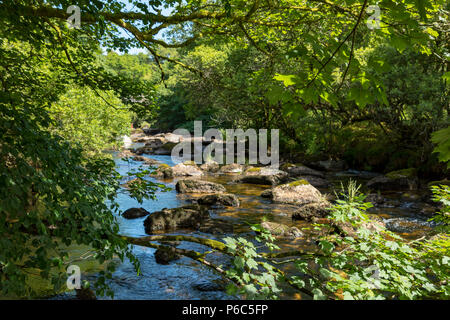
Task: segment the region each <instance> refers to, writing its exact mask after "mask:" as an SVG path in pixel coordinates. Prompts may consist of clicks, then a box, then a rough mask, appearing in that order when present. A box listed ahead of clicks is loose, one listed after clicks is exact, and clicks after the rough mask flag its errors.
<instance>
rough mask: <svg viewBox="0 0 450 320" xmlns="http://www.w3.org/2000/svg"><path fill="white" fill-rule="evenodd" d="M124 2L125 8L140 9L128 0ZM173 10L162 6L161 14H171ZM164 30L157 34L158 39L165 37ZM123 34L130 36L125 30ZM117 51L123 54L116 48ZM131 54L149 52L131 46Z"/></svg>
mask: <svg viewBox="0 0 450 320" xmlns="http://www.w3.org/2000/svg"><path fill="white" fill-rule="evenodd" d="M123 3H125V5H126V6H125V10H126V11H138V10H139V9H137V8H136V7H135V6H134V5H132V4H130V3H129V2H128V1H123ZM171 12H172V8H162V10H161V14H163V15H165V16H167V15H170V13H171ZM163 32H164V30H161V31H160V32H159V33H158V34H157V35H156V36H155V38H156V39H163V35H162V34H163ZM121 35H122V36H123V37H127V38H129V37H130V36H129V35H128V34H127V33H126V32H125V31H123V30H121ZM114 51H115V52H117V53H119V54H122V52H120V51H119V50H114ZM128 53H129V54H138V53H148V52H147V49H143V48H131V49H130V50H129V51H128Z"/></svg>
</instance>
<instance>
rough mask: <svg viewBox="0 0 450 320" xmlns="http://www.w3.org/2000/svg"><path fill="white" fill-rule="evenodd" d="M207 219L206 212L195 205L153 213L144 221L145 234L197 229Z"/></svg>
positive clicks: (201, 207) (203, 208)
mask: <svg viewBox="0 0 450 320" xmlns="http://www.w3.org/2000/svg"><path fill="white" fill-rule="evenodd" d="M208 218H209V213H208V210H206V208H205V207H203V206H199V205H197V204H194V205H187V206H183V207H179V208H174V209H163V210H161V211H157V212H153V213H152V214H150V215H149V216H148V217H147V219H145V221H144V227H145V232H146V233H147V234H152V233H153V232H154V231H170V230H177V229H198V228H199V226H200V225H201V223H202V222H203V221H204V220H205V219H208Z"/></svg>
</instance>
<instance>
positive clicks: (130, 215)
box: [122, 208, 150, 219]
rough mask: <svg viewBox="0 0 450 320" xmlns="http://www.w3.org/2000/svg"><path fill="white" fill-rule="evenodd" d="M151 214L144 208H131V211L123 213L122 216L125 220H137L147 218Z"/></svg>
mask: <svg viewBox="0 0 450 320" xmlns="http://www.w3.org/2000/svg"><path fill="white" fill-rule="evenodd" d="M149 214H150V212H148V211H147V210H145V209H144V208H130V209H127V210H125V211H124V212H123V213H122V216H123V217H124V218H125V219H137V218H141V217H145V216H147V215H149Z"/></svg>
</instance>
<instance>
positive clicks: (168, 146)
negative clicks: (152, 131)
mask: <svg viewBox="0 0 450 320" xmlns="http://www.w3.org/2000/svg"><path fill="white" fill-rule="evenodd" d="M177 144H178V143H174V142H167V143H165V144H163V145H162V146H161V148H163V149H165V150H168V151H172V149H173V148H175V146H176V145H177Z"/></svg>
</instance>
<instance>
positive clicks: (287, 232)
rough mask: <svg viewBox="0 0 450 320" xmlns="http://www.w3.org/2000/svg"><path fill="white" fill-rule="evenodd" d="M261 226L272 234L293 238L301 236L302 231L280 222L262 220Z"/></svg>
mask: <svg viewBox="0 0 450 320" xmlns="http://www.w3.org/2000/svg"><path fill="white" fill-rule="evenodd" d="M261 227H263V228H264V229H267V230H269V232H270V233H271V234H272V235H274V236H278V237H285V238H290V239H295V238H298V237H301V236H303V233H302V232H301V231H300V230H298V228H296V227H289V226H287V225H284V224H280V223H275V222H267V221H264V222H263V223H261Z"/></svg>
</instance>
